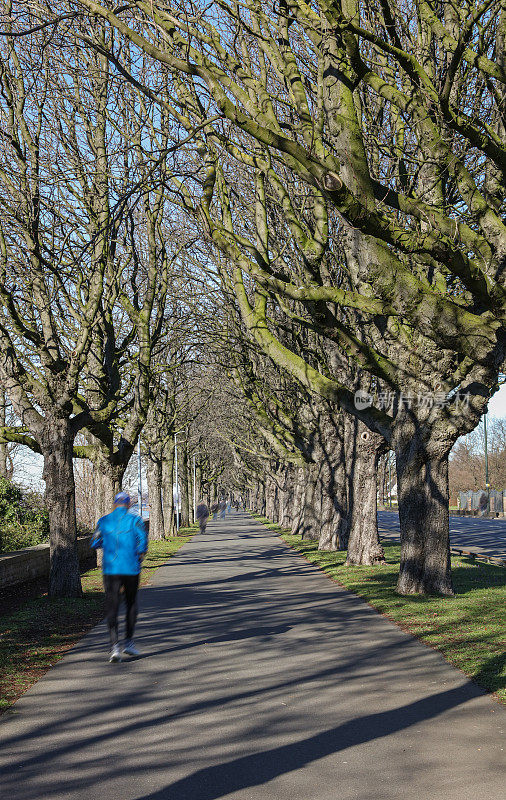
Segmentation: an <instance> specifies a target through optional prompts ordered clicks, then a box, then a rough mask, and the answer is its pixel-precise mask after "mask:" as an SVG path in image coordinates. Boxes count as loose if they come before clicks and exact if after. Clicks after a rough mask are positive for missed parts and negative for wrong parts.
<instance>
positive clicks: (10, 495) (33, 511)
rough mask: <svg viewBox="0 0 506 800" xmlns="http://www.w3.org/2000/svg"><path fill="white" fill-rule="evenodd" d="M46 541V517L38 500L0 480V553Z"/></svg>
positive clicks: (43, 508) (9, 482) (33, 494)
mask: <svg viewBox="0 0 506 800" xmlns="http://www.w3.org/2000/svg"><path fill="white" fill-rule="evenodd" d="M48 539H49V517H48V513H47V509H46V508H45V507H44V503H43V500H42V497H41V496H40V495H39V494H37V493H36V492H33V491H31V492H23V491H22V490H21V489H20V488H19V487H18V486H16V485H15V484H13V483H12V481H9V480H7V479H6V478H0V552H2V553H8V552H11V551H12V550H20V549H22V548H23V547H32V546H33V545H36V544H42V543H43V542H47V541H48Z"/></svg>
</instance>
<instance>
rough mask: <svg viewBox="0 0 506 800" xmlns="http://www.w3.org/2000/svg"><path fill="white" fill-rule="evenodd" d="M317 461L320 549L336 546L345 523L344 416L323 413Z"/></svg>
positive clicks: (334, 548) (333, 548) (336, 547)
mask: <svg viewBox="0 0 506 800" xmlns="http://www.w3.org/2000/svg"><path fill="white" fill-rule="evenodd" d="M320 431H321V433H320V444H319V446H318V462H319V463H320V471H319V478H318V480H319V484H320V489H319V492H320V495H321V515H320V531H319V538H318V549H319V550H337V549H338V547H339V541H340V539H341V538H342V531H343V526H345V525H346V512H347V492H346V475H345V451H344V426H343V416H342V414H341V415H339V416H338V417H337V418H328V419H326V418H325V417H323V419H322V421H321V428H320Z"/></svg>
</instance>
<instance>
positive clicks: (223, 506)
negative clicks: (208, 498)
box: [220, 500, 227, 519]
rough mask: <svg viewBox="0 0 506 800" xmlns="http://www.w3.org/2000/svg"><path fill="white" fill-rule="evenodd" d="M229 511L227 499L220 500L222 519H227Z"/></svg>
mask: <svg viewBox="0 0 506 800" xmlns="http://www.w3.org/2000/svg"><path fill="white" fill-rule="evenodd" d="M226 513H227V501H226V500H222V501H221V502H220V517H221V519H225V514H226Z"/></svg>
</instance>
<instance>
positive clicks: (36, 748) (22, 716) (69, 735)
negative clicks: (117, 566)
mask: <svg viewBox="0 0 506 800" xmlns="http://www.w3.org/2000/svg"><path fill="white" fill-rule="evenodd" d="M137 641H138V645H139V647H140V648H141V649H142V651H143V656H142V657H141V658H139V659H136V660H130V661H127V662H124V663H122V664H108V663H107V661H106V656H107V641H106V633H105V626H104V625H103V624H102V625H100V626H98V627H97V628H95V629H94V630H93V631H92V632H91V633H90V634H88V635H87V636H86V637H85V638H84V639H83V640H82V641H81V642H80V643H79V644H78V645H77V646H76V647H75V648H74V649H73V650H72V651H71V652H69V654H68V655H67V656H66V657H65V658H64V659H63V660H62V661H61V662H60V663H59V664H58V665H57V666H56V667H55V668H53V669H52V670H51V671H50V672H48V673H47V674H46V675H45V676H44V678H42V679H41V680H40V681H39V682H38V683H37V684H36V685H35V686H34V687H32V689H31V690H30V691H29V692H28V693H27V694H26V695H24V696H23V697H22V698H21V699H20V700H19V701H18V702H17V703H16V705H15V706H14V707H13V710H12V711H11V712H9V713H8V714H7V715H6V716H5V717H4V719H3V720H2V721H1V722H0V743H1V747H0V786H1V787H2V796H3V797H6V798H9V800H35V799H37V800H39V798H42V797H43V798H47V800H102V798H104V800H217V799H218V798H228V799H229V800H285V798H286V800H299V798H300V800H352V799H353V800H355V799H356V800H387V798H388V800H391V799H392V798H394V799H395V798H403V800H442V798H444V800H490V798H496V797H497V798H498V797H501V796H502V795H503V792H504V765H505V761H504V750H503V748H504V738H503V731H504V727H505V722H506V713H505V711H504V709H503V708H502V707H501V706H499V705H498V704H496V703H494V702H493V701H492V700H491V699H490V698H489V697H487V696H486V695H484V694H483V693H482V692H481V690H480V689H478V688H477V687H476V686H475V685H473V684H472V683H471V682H469V681H467V680H466V678H465V677H464V676H463V675H462V674H461V673H460V672H458V671H457V670H455V669H453V668H452V667H451V666H449V665H448V664H447V663H446V662H445V661H444V660H443V658H442V657H441V656H440V655H439V654H438V653H436V652H434V651H432V650H430V649H428V648H427V647H425V646H423V645H421V644H420V643H418V642H417V641H415V640H414V639H413V638H412V637H411V636H409V635H407V634H405V633H403V632H402V631H401V630H400V629H399V628H397V627H396V626H394V625H392V624H391V623H389V622H388V621H387V620H385V619H383V618H382V617H380V616H379V615H378V614H376V613H375V612H374V611H373V610H372V609H371V608H369V606H367V605H366V604H365V603H364V602H362V601H361V600H360V599H358V598H357V597H356V596H354V595H352V594H350V593H349V592H347V591H346V590H344V589H341V588H340V587H339V586H338V585H336V584H334V583H332V582H331V581H329V579H328V578H327V577H326V576H325V575H323V574H322V573H321V572H320V571H319V570H318V569H317V568H315V567H313V566H311V565H310V564H308V563H306V562H305V561H304V560H303V559H302V558H301V557H300V556H299V555H297V554H296V553H294V552H293V551H291V550H290V549H289V548H288V547H286V546H285V545H284V544H283V543H282V542H281V541H280V540H279V538H278V537H277V536H275V535H274V534H273V533H271V532H270V531H269V530H267V529H266V528H265V527H264V526H262V525H260V524H259V523H255V522H253V521H252V520H251V519H250V518H249V517H247V516H246V515H242V514H232V515H231V516H230V517H229V518H228V519H227V520H226V521H225V522H213V523H211V524H210V525H209V526H208V532H207V533H206V534H205V535H198V536H196V537H194V538H193V539H192V541H191V542H189V543H187V544H186V545H185V546H184V548H183V549H182V550H181V551H180V552H179V553H178V554H177V555H176V556H174V557H173V558H172V559H171V560H170V562H168V564H167V566H166V567H162V568H161V569H160V570H159V571H158V572H157V573H156V574H155V576H154V578H153V580H152V582H151V585H150V586H148V587H147V588H145V589H143V590H142V592H141V618H140V622H139V627H138V636H137Z"/></svg>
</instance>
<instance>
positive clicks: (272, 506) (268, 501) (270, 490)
mask: <svg viewBox="0 0 506 800" xmlns="http://www.w3.org/2000/svg"><path fill="white" fill-rule="evenodd" d="M277 494H278V487H277V485H276V480H275V478H274V477H273V476H272V475H270V474H267V477H266V480H265V516H266V517H267V518H268V519H270V520H271V522H276V513H277V512H276V506H277Z"/></svg>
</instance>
